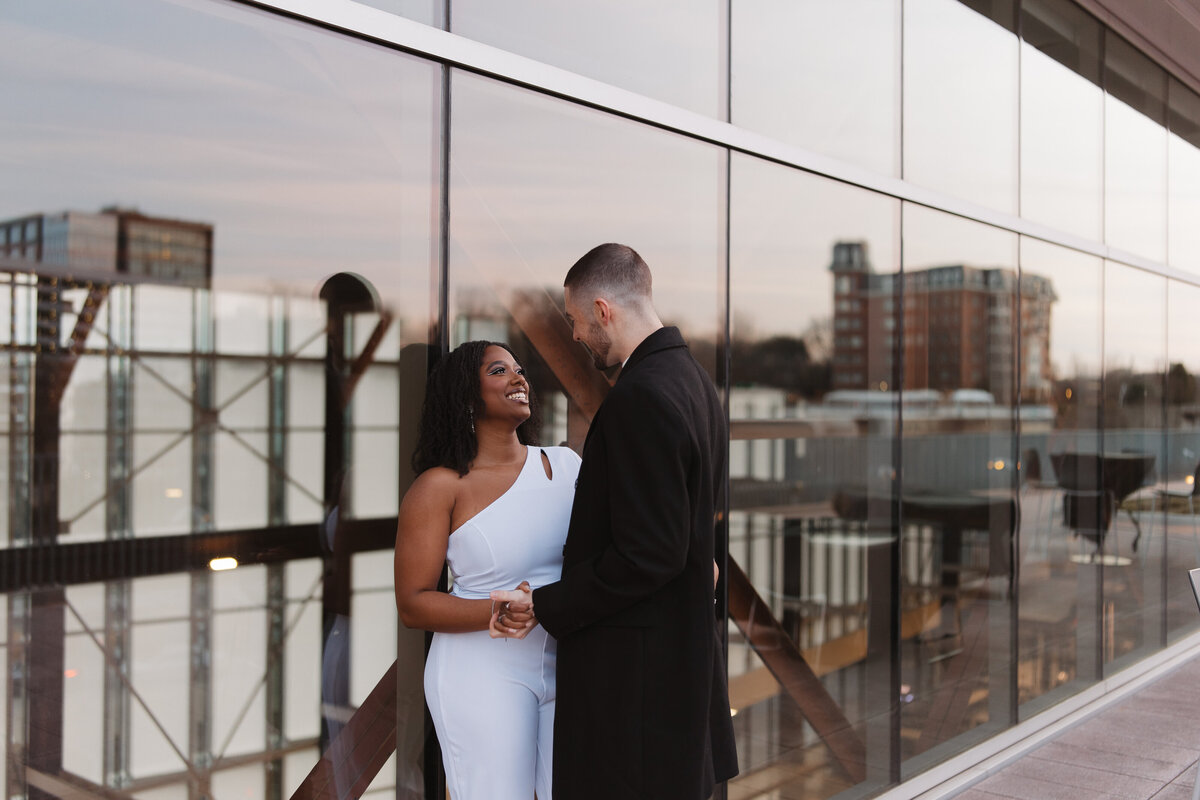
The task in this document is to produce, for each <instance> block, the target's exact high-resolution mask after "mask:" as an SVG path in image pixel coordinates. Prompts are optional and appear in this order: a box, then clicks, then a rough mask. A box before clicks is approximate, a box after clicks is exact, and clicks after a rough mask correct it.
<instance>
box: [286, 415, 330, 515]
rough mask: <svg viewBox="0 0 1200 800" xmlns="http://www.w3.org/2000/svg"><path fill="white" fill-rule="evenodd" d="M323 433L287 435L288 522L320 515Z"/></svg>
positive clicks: (323, 452)
mask: <svg viewBox="0 0 1200 800" xmlns="http://www.w3.org/2000/svg"><path fill="white" fill-rule="evenodd" d="M324 444H325V437H324V434H323V433H290V434H288V437H287V519H288V522H290V523H292V524H297V523H301V522H316V521H317V520H320V519H323V518H324V512H323V506H322V501H321V492H322V488H321V486H322V483H321V480H322V470H323V468H324V463H325V462H324V457H325V450H324Z"/></svg>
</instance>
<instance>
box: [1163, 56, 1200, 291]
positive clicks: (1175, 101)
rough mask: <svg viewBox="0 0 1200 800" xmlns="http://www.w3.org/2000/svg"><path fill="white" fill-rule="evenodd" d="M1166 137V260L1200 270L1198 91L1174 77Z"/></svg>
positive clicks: (1194, 270) (1182, 266) (1189, 268)
mask: <svg viewBox="0 0 1200 800" xmlns="http://www.w3.org/2000/svg"><path fill="white" fill-rule="evenodd" d="M1169 88H1170V95H1169V96H1170V100H1171V105H1170V109H1169V112H1170V118H1169V122H1168V124H1169V125H1170V129H1171V132H1170V134H1169V135H1168V137H1167V139H1168V141H1167V165H1168V169H1169V174H1168V175H1167V191H1168V196H1167V213H1168V217H1167V235H1168V239H1167V261H1168V262H1169V263H1170V264H1171V265H1172V266H1176V267H1179V268H1180V269H1186V270H1190V271H1192V272H1196V273H1200V225H1197V224H1196V220H1197V219H1200V95H1197V94H1196V93H1195V92H1193V91H1192V90H1191V89H1188V88H1186V87H1185V86H1183V84H1181V83H1180V82H1179V81H1177V80H1175V79H1174V78H1172V79H1171V84H1170V87H1169Z"/></svg>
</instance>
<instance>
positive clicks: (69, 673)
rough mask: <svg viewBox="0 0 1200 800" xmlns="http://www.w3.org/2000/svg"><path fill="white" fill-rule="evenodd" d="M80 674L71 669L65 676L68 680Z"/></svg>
mask: <svg viewBox="0 0 1200 800" xmlns="http://www.w3.org/2000/svg"><path fill="white" fill-rule="evenodd" d="M78 674H79V670H77V669H69V670H67V671H66V672H64V673H63V675H65V676H66V677H68V678H74V677H75V676H76V675H78Z"/></svg>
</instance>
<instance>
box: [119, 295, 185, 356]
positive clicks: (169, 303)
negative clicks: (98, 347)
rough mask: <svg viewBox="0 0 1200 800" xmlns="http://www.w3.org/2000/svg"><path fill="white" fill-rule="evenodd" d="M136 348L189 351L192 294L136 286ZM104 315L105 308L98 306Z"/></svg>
mask: <svg viewBox="0 0 1200 800" xmlns="http://www.w3.org/2000/svg"><path fill="white" fill-rule="evenodd" d="M133 303H134V307H135V308H136V309H137V321H138V324H137V337H138V346H139V347H140V348H143V349H146V350H156V351H159V352H162V351H168V352H176V353H186V352H188V351H190V350H191V349H192V326H191V324H190V320H191V319H192V309H193V304H194V303H195V292H194V291H192V290H191V289H179V288H176V287H171V286H146V285H142V286H137V287H134V289H133ZM101 308H102V310H105V311H107V308H108V304H107V303H105V304H104V305H102V306H101Z"/></svg>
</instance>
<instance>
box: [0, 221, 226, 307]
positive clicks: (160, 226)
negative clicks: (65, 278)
mask: <svg viewBox="0 0 1200 800" xmlns="http://www.w3.org/2000/svg"><path fill="white" fill-rule="evenodd" d="M0 256H3V257H8V258H12V259H20V260H22V261H27V262H32V263H35V264H41V265H45V266H44V267H43V268H42V271H43V272H52V271H53V270H54V268H62V269H67V270H70V271H72V272H74V273H79V274H83V273H88V272H91V271H95V272H97V273H104V272H111V273H115V274H116V275H117V276H133V277H143V278H149V279H151V280H154V281H158V282H161V283H166V284H173V285H177V286H198V287H203V286H209V285H210V284H211V282H212V271H213V226H212V225H210V224H207V223H203V222H191V221H187V220H179V219H169V218H166V217H154V216H149V215H146V214H143V213H141V212H140V211H138V210H137V209H133V208H121V207H118V206H108V207H106V208H104V209H102V210H101V211H100V212H99V213H87V212H82V211H61V212H58V213H55V214H34V215H30V216H26V217H19V218H16V219H8V220H0ZM97 277H99V275H97Z"/></svg>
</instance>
